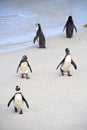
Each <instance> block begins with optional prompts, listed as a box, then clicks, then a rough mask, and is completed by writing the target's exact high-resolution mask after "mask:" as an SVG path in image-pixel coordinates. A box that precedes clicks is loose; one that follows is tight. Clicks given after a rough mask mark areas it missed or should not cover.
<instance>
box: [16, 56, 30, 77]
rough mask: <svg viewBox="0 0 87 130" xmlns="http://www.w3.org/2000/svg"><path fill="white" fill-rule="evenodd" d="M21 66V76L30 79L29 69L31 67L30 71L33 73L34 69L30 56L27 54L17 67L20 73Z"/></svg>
mask: <svg viewBox="0 0 87 130" xmlns="http://www.w3.org/2000/svg"><path fill="white" fill-rule="evenodd" d="M19 68H20V72H21V78H26V79H29V76H28V72H29V69H30V72H31V73H32V69H31V66H30V64H29V62H28V58H27V56H26V55H24V56H23V57H22V59H21V61H20V63H19V65H18V67H17V73H18V70H19Z"/></svg>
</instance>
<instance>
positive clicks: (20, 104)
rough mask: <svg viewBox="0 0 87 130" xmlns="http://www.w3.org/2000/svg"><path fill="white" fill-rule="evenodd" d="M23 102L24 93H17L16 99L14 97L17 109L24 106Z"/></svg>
mask: <svg viewBox="0 0 87 130" xmlns="http://www.w3.org/2000/svg"><path fill="white" fill-rule="evenodd" d="M22 104H23V101H22V95H21V94H16V95H15V99H14V106H15V107H16V108H17V109H21V108H22Z"/></svg>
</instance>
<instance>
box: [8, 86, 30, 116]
mask: <svg viewBox="0 0 87 130" xmlns="http://www.w3.org/2000/svg"><path fill="white" fill-rule="evenodd" d="M15 90H16V91H17V92H16V93H15V94H14V96H13V97H12V98H11V99H10V101H9V102H8V104H7V106H8V107H9V106H10V103H11V102H12V101H13V103H14V111H15V113H17V112H19V114H23V110H22V109H23V102H25V104H26V106H27V108H29V105H28V102H27V101H26V99H25V98H24V96H23V94H22V93H21V92H20V87H19V86H16V88H15Z"/></svg>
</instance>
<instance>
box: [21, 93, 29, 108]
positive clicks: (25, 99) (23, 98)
mask: <svg viewBox="0 0 87 130" xmlns="http://www.w3.org/2000/svg"><path fill="white" fill-rule="evenodd" d="M22 98H23V101H24V102H25V104H26V106H27V108H29V105H28V102H27V101H26V99H25V98H24V96H23V95H22Z"/></svg>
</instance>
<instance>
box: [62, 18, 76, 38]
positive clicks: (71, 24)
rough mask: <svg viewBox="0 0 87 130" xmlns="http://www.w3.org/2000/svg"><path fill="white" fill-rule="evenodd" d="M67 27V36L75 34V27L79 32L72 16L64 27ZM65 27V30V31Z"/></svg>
mask: <svg viewBox="0 0 87 130" xmlns="http://www.w3.org/2000/svg"><path fill="white" fill-rule="evenodd" d="M65 28H66V37H67V38H71V37H72V36H73V28H74V29H75V31H76V32H77V29H76V26H75V25H74V22H73V20H72V16H69V17H68V20H67V22H66V24H65V26H64V29H65ZM64 29H63V31H64Z"/></svg>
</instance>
